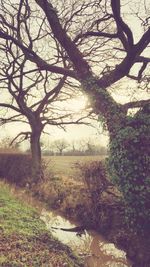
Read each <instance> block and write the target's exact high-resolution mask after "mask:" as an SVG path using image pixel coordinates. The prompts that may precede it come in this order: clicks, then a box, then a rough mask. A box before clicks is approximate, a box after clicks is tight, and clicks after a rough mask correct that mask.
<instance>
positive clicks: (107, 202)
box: [50, 186, 150, 267]
mask: <svg viewBox="0 0 150 267" xmlns="http://www.w3.org/2000/svg"><path fill="white" fill-rule="evenodd" d="M77 194H83V195H85V199H86V201H83V202H81V203H79V202H77V203H76V204H75V201H74V202H71V201H70V203H69V201H68V202H67V204H66V203H65V205H64V202H66V199H62V198H61V199H59V198H57V199H56V202H53V205H52V206H51V205H50V207H51V208H53V209H54V210H57V211H58V212H61V213H62V214H63V215H64V216H65V217H66V218H69V219H73V220H75V221H78V223H79V224H80V225H84V226H86V227H87V229H91V230H95V231H96V232H98V233H100V234H102V235H103V236H104V237H105V238H106V239H107V240H109V241H110V242H112V243H114V244H115V245H116V246H117V247H118V248H120V249H122V250H124V251H125V252H126V253H127V257H128V258H129V259H130V260H131V261H132V262H133V266H134V267H149V266H150V254H149V247H150V240H149V238H148V237H147V235H146V236H140V233H139V234H138V235H136V234H134V233H133V232H131V231H130V229H129V228H127V226H126V224H125V212H124V211H125V207H124V205H123V201H122V199H121V195H120V194H119V192H118V191H117V190H116V189H115V188H114V187H113V186H108V187H107V189H106V190H105V191H103V192H102V194H101V195H98V196H96V199H94V201H93V200H92V201H91V196H89V195H88V193H87V191H86V189H84V188H78V191H76V195H77ZM74 196H75V193H74Z"/></svg>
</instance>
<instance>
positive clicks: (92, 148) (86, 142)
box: [41, 139, 107, 156]
mask: <svg viewBox="0 0 150 267" xmlns="http://www.w3.org/2000/svg"><path fill="white" fill-rule="evenodd" d="M41 146H42V147H43V149H42V154H43V155H45V156H54V155H59V156H87V155H106V154H107V147H106V146H103V145H100V144H95V143H94V141H93V140H91V139H82V140H78V141H72V142H69V141H67V140H65V139H57V140H55V141H54V142H52V143H49V144H44V142H43V143H42V144H41Z"/></svg>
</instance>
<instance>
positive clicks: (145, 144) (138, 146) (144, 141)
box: [108, 109, 150, 232]
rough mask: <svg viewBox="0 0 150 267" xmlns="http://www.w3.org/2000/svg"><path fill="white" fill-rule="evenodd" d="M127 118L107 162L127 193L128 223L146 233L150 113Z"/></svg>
mask: <svg viewBox="0 0 150 267" xmlns="http://www.w3.org/2000/svg"><path fill="white" fill-rule="evenodd" d="M149 114H150V113H149V111H148V109H143V110H142V111H139V112H138V113H137V114H136V115H135V116H134V117H128V120H127V121H126V125H125V126H124V127H123V128H122V129H120V130H119V131H118V133H117V135H116V136H115V138H114V139H113V140H112V141H111V144H110V156H109V161H108V166H109V171H110V174H111V177H112V181H113V183H114V184H115V185H117V186H118V187H119V189H120V191H121V192H122V194H123V196H124V202H125V205H126V219H127V222H128V225H129V226H130V227H131V226H132V228H133V229H134V230H136V232H137V231H138V232H141V231H143V232H145V231H146V232H147V230H148V228H149V224H150V209H149V207H150V177H149V175H150V140H149V137H150V127H149V125H150V115H149Z"/></svg>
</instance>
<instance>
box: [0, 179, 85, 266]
mask: <svg viewBox="0 0 150 267" xmlns="http://www.w3.org/2000/svg"><path fill="white" fill-rule="evenodd" d="M14 192H15V191H14V190H11V187H10V186H8V185H7V184H5V183H3V182H0V266H3V267H31V266H32V267H50V266H53V267H54V266H55V267H62V266H63V264H66V265H65V266H68V267H79V266H83V265H82V264H80V263H79V261H78V260H77V258H76V257H75V256H74V255H73V253H72V252H71V250H70V249H69V248H68V247H66V246H65V245H63V244H61V243H60V242H59V241H58V240H56V239H55V238H53V237H52V235H51V233H50V232H49V231H47V230H46V227H45V224H44V222H43V221H41V220H40V218H39V217H40V214H39V212H38V211H37V210H36V209H34V208H33V207H32V206H29V205H27V204H25V203H24V202H23V201H21V200H19V199H18V198H17V197H16V196H15V195H14V194H15V193H14Z"/></svg>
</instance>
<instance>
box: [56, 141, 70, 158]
mask: <svg viewBox="0 0 150 267" xmlns="http://www.w3.org/2000/svg"><path fill="white" fill-rule="evenodd" d="M68 146H69V144H68V142H67V141H66V140H65V139H57V140H55V141H54V143H53V148H54V149H55V150H57V151H58V152H59V155H60V156H62V155H63V151H64V150H65V149H66V148H67V147H68Z"/></svg>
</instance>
